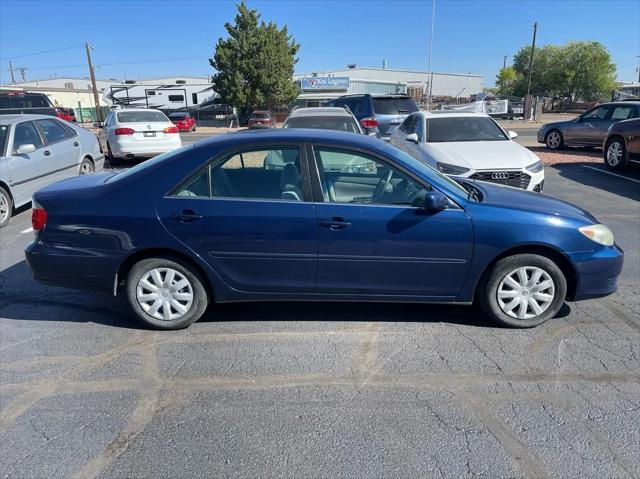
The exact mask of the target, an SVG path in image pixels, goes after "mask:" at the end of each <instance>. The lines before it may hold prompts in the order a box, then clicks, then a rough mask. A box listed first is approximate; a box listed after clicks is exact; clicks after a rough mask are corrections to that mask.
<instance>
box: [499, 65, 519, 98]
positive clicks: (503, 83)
mask: <svg viewBox="0 0 640 479" xmlns="http://www.w3.org/2000/svg"><path fill="white" fill-rule="evenodd" d="M517 80H518V72H517V71H516V70H515V68H513V67H506V68H501V69H500V71H499V72H498V75H496V92H497V94H498V95H513V89H514V87H515V84H516V81H517Z"/></svg>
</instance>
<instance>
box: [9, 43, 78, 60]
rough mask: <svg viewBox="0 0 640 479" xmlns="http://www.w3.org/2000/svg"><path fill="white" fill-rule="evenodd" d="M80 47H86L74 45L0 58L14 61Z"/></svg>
mask: <svg viewBox="0 0 640 479" xmlns="http://www.w3.org/2000/svg"><path fill="white" fill-rule="evenodd" d="M80 47H84V45H82V44H80V45H73V46H70V47H64V48H54V49H53V50H43V51H41V52H33V53H25V54H23V55H14V56H12V57H2V58H0V60H13V59H15V58H24V57H32V56H35V55H44V54H45V53H54V52H61V51H64V50H71V49H73V48H80Z"/></svg>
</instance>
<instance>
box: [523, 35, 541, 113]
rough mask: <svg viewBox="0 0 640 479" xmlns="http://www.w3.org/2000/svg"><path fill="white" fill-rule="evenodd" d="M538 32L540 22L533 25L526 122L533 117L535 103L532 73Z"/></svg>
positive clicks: (526, 99)
mask: <svg viewBox="0 0 640 479" xmlns="http://www.w3.org/2000/svg"><path fill="white" fill-rule="evenodd" d="M537 32H538V22H535V23H534V24H533V41H532V42H531V56H530V57H529V75H528V77H529V78H528V79H527V96H526V98H525V104H526V103H529V108H525V110H526V111H525V112H524V113H525V115H524V116H525V118H524V121H527V117H530V116H531V107H532V103H533V101H531V98H530V95H531V73H532V72H533V52H534V51H535V49H536V33H537Z"/></svg>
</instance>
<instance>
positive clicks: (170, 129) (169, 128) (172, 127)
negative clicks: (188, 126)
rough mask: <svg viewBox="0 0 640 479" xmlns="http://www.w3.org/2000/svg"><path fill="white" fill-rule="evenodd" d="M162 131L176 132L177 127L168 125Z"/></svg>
mask: <svg viewBox="0 0 640 479" xmlns="http://www.w3.org/2000/svg"><path fill="white" fill-rule="evenodd" d="M162 132H163V133H178V128H177V127H175V126H168V127H166V128H165V129H164V130H162Z"/></svg>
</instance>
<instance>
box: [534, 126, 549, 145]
mask: <svg viewBox="0 0 640 479" xmlns="http://www.w3.org/2000/svg"><path fill="white" fill-rule="evenodd" d="M545 136H547V130H546V129H545V128H540V129H539V130H538V133H537V135H536V139H537V140H538V143H544V139H545Z"/></svg>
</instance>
